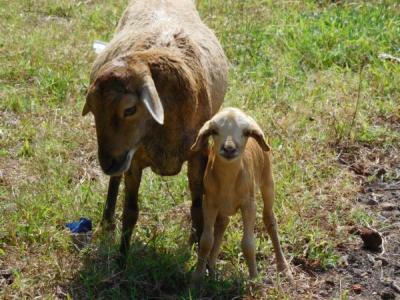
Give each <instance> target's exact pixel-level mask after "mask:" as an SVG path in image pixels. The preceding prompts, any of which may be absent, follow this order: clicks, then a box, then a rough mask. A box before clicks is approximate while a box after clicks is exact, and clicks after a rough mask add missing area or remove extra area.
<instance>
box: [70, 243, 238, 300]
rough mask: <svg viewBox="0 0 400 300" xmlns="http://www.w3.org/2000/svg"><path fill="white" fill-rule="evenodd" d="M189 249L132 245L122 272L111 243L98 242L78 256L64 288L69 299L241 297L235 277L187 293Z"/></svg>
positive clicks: (210, 282)
mask: <svg viewBox="0 0 400 300" xmlns="http://www.w3.org/2000/svg"><path fill="white" fill-rule="evenodd" d="M172 248H174V249H176V248H175V247H172ZM190 250H191V249H189V247H187V246H186V248H185V247H184V246H181V247H178V250H175V251H171V247H169V249H168V247H167V245H160V244H159V243H156V242H154V243H151V244H147V245H145V244H143V243H141V242H135V243H133V244H132V246H131V250H130V254H129V257H128V262H127V267H126V269H124V270H122V269H121V268H120V267H119V266H118V264H117V260H116V258H117V256H118V250H117V248H116V245H115V243H105V242H103V243H99V245H98V248H97V249H96V250H83V251H87V252H88V253H82V254H83V255H82V259H83V260H84V262H83V265H82V267H81V269H80V270H79V271H78V272H77V273H76V276H75V278H73V279H72V281H71V282H69V283H68V287H67V289H68V291H69V293H70V295H71V296H72V298H73V299H199V298H212V299H232V298H235V297H238V298H241V296H242V295H243V293H244V285H243V278H238V277H237V278H224V279H222V280H212V279H206V280H205V282H204V284H203V287H202V288H201V290H197V291H193V290H191V289H190V288H189V284H190V275H191V273H192V270H191V268H192V266H191V265H192V264H193V260H192V263H190V257H191V251H190ZM170 252H173V253H170Z"/></svg>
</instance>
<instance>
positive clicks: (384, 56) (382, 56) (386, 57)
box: [378, 53, 400, 63]
mask: <svg viewBox="0 0 400 300" xmlns="http://www.w3.org/2000/svg"><path fill="white" fill-rule="evenodd" d="M378 57H379V58H380V59H383V60H391V61H393V62H397V63H400V58H399V57H396V56H393V55H390V54H388V53H381V54H379V56H378Z"/></svg>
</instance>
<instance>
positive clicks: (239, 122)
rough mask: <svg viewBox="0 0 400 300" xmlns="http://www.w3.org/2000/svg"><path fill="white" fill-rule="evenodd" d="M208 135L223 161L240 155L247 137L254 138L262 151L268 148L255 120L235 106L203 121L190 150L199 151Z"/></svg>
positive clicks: (232, 159) (231, 159)
mask: <svg viewBox="0 0 400 300" xmlns="http://www.w3.org/2000/svg"><path fill="white" fill-rule="evenodd" d="M209 136H212V138H213V142H214V144H213V147H214V149H215V152H216V153H217V155H218V156H220V157H221V158H222V159H224V160H225V161H234V160H235V159H237V158H238V157H240V155H241V154H242V153H243V151H244V148H245V146H246V143H247V140H248V138H249V137H252V138H254V139H255V140H256V141H257V142H258V144H259V145H260V147H261V148H262V149H263V150H264V151H269V150H270V147H269V145H268V144H267V142H266V141H265V137H264V134H263V132H262V130H261V128H260V127H259V126H258V124H257V123H256V121H254V120H253V119H252V118H251V117H249V116H248V115H246V114H245V113H243V112H242V111H241V110H239V109H237V108H225V109H224V110H222V111H220V112H219V113H217V114H216V115H215V116H214V117H213V118H212V119H211V120H209V121H207V122H206V123H204V125H203V127H202V128H201V129H200V131H199V134H198V136H197V139H196V142H195V143H194V144H193V146H192V150H193V151H199V150H200V149H201V147H202V144H204V143H205V141H206V140H207V138H208V137H209Z"/></svg>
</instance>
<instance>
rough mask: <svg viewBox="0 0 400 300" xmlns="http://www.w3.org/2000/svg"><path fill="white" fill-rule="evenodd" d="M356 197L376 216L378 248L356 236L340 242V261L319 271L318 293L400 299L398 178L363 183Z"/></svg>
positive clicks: (328, 295) (332, 296)
mask: <svg viewBox="0 0 400 300" xmlns="http://www.w3.org/2000/svg"><path fill="white" fill-rule="evenodd" d="M357 200H358V201H359V203H360V205H361V206H363V207H364V208H365V210H367V211H368V210H369V211H372V212H374V215H376V216H377V217H378V218H379V219H380V221H381V224H382V226H380V228H375V229H377V230H378V231H379V232H380V234H381V235H382V237H383V246H382V250H381V251H379V250H378V251H371V250H368V249H367V248H366V247H365V245H364V242H363V240H362V239H361V238H360V237H356V238H355V239H354V240H353V241H350V242H348V243H346V244H345V245H341V247H340V248H341V249H339V252H340V254H341V255H342V257H341V262H342V264H341V266H339V267H337V268H335V269H332V270H329V271H328V272H326V273H324V274H320V275H321V276H320V278H319V279H320V282H321V283H322V284H321V286H320V292H319V295H320V296H321V298H328V299H329V298H334V297H340V295H341V294H342V291H344V290H349V294H348V296H349V298H350V299H400V181H395V182H389V183H385V182H378V183H373V184H367V185H365V187H364V190H363V191H362V192H361V193H360V194H359V196H358V199H357ZM352 229H353V228H352Z"/></svg>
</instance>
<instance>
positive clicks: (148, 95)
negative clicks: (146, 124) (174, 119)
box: [140, 76, 164, 125]
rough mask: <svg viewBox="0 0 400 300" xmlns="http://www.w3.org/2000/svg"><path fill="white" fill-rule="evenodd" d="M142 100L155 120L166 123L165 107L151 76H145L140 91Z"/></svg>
mask: <svg viewBox="0 0 400 300" xmlns="http://www.w3.org/2000/svg"><path fill="white" fill-rule="evenodd" d="M140 100H142V101H143V103H144V105H145V106H146V108H147V110H148V111H149V113H150V114H151V116H152V117H153V118H154V120H156V122H157V123H159V124H161V125H162V124H164V108H163V105H162V103H161V100H160V97H159V96H158V93H157V90H156V86H155V85H154V81H153V78H151V76H146V78H145V81H144V84H143V86H142V90H141V92H140Z"/></svg>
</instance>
